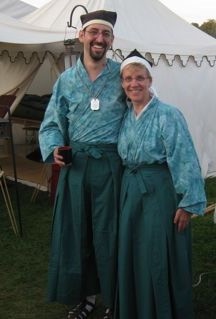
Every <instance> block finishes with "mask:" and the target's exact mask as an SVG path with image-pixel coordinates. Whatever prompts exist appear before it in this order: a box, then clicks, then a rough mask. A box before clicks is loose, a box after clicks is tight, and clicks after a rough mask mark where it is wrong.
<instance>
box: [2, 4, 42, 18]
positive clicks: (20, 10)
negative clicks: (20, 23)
mask: <svg viewBox="0 0 216 319" xmlns="http://www.w3.org/2000/svg"><path fill="white" fill-rule="evenodd" d="M35 9H36V7H34V6H32V5H30V4H28V3H26V2H23V1H20V0H10V1H8V0H1V2H0V12H1V13H4V14H6V15H9V16H11V17H13V18H16V19H20V18H21V17H24V16H25V15H27V14H29V13H30V12H33V11H34V10H35Z"/></svg>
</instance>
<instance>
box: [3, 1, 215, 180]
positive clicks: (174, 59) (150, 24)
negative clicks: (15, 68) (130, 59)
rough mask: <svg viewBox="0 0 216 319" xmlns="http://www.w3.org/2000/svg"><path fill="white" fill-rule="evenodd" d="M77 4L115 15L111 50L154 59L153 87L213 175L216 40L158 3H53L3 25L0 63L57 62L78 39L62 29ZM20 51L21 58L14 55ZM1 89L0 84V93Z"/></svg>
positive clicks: (79, 11)
mask: <svg viewBox="0 0 216 319" xmlns="http://www.w3.org/2000/svg"><path fill="white" fill-rule="evenodd" d="M77 5H83V6H85V7H86V8H87V10H88V11H89V12H90V11H93V10H97V9H106V10H115V11H116V12H117V13H118V19H117V23H116V26H115V29H114V32H115V41H114V50H116V51H117V52H118V53H120V55H121V54H123V55H126V54H127V53H128V52H129V51H131V50H132V49H134V48H136V49H138V50H140V51H141V52H142V53H143V55H145V56H146V57H147V58H149V59H151V60H152V62H153V63H154V86H155V87H156V89H157V92H158V94H159V96H160V98H161V99H162V100H164V101H167V102H169V103H172V104H174V105H176V106H177V107H179V109H181V110H182V112H183V113H184V115H185V117H186V119H187V122H188V124H189V128H190V131H191V133H192V136H193V139H194V142H195V146H196V149H197V152H198V155H199V158H200V162H201V167H202V171H203V175H204V176H205V177H206V176H216V147H215V145H214V139H215V138H214V137H215V136H216V125H215V118H216V90H215V83H216V40H215V39H214V38H212V37H210V36H208V35H207V34H205V33H203V32H202V31H200V30H198V29H196V28H195V27H193V26H191V25H190V24H188V23H187V22H186V21H184V20H183V19H181V18H179V17H178V16H176V15H175V14H174V13H172V12H171V11H170V10H169V9H167V8H166V7H165V6H164V5H163V4H161V3H160V2H159V1H157V0H133V1H124V0H103V1H101V0H80V1H75V0H61V1H58V0H52V1H51V2H50V3H48V4H46V5H45V6H44V7H42V8H40V9H38V10H36V11H34V12H33V13H31V14H29V15H28V16H26V17H24V18H23V19H22V23H24V24H22V23H21V22H20V23H21V24H18V25H17V26H16V25H15V24H14V25H11V24H10V23H9V25H7V27H8V28H9V31H7V28H6V26H5V24H4V27H5V29H4V33H5V34H3V33H2V32H0V61H1V58H2V54H3V53H4V54H6V55H7V56H8V60H10V59H11V63H13V62H14V61H16V60H17V57H18V56H20V54H21V55H22V58H23V59H25V60H26V63H30V61H34V59H33V57H34V56H36V57H37V59H38V61H39V62H40V63H42V62H43V59H44V57H45V56H46V55H47V52H50V53H49V54H50V56H51V57H52V58H53V61H58V62H59V61H60V56H61V54H63V53H64V45H63V40H64V39H68V38H75V37H77V31H76V30H75V29H72V28H67V27H66V26H67V22H68V21H69V18H70V13H71V11H72V10H73V9H74V8H75V6H77ZM82 13H84V10H83V9H82V8H81V7H78V8H77V9H76V11H74V15H73V19H72V24H73V26H75V27H77V28H78V29H79V28H80V22H79V16H80V14H82ZM10 28H11V31H10ZM13 29H14V30H13ZM1 30H2V21H1V19H0V31H1ZM12 30H13V31H12ZM40 36H41V40H40ZM16 39H18V40H16ZM46 39H47V40H46ZM48 39H49V40H48ZM46 41H47V43H46ZM15 43H16V44H15ZM23 43H25V44H23ZM20 51H21V52H22V53H19V54H18V52H20ZM111 55H112V53H111ZM115 58H117V57H116V56H115ZM3 63H4V62H3ZM0 68H1V64H0ZM0 70H1V69H0ZM0 73H1V72H0ZM7 82H8V83H9V82H10V80H9V79H8V81H7ZM1 87H2V85H1V84H0V90H1ZM0 92H1V91H0Z"/></svg>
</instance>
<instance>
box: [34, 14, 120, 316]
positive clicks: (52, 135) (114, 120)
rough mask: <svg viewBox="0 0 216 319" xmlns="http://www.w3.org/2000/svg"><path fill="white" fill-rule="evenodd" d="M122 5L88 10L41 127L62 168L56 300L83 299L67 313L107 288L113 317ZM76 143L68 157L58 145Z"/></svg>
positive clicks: (53, 276)
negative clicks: (75, 52)
mask: <svg viewBox="0 0 216 319" xmlns="http://www.w3.org/2000/svg"><path fill="white" fill-rule="evenodd" d="M116 18H117V15H116V13H115V12H111V11H104V10H99V11H95V12H91V13H88V14H85V15H82V16H81V22H82V29H81V31H80V33H79V40H80V42H81V43H83V54H82V56H81V57H80V59H79V60H78V61H77V64H76V66H75V67H73V68H70V69H68V70H66V71H65V72H64V73H63V74H62V75H61V76H60V78H59V79H58V80H57V83H56V84H55V86H54V90H53V95H52V97H51V100H50V103H49V105H48V107H47V110H46V113H45V117H44V120H43V122H42V124H41V128H40V132H39V141H40V147H41V151H42V156H43V159H44V160H45V161H52V160H53V159H54V161H55V163H57V164H59V165H60V166H61V167H62V168H61V172H60V177H59V182H58V188H57V192H56V200H55V207H54V218H53V231H52V247H51V258H50V265H49V284H48V293H49V300H50V301H57V302H61V303H64V304H72V305H76V306H75V307H74V308H72V309H71V310H70V311H69V314H68V318H79V319H82V318H86V317H87V316H88V315H89V314H90V313H91V312H92V311H93V310H94V308H95V295H96V294H98V293H99V292H100V293H101V296H102V300H103V303H104V306H105V314H104V317H103V318H106V319H108V318H112V308H113V302H114V295H115V283H116V257H117V256H116V255H117V251H116V250H117V222H118V198H119V189H120V178H121V161H120V159H119V157H118V155H117V148H116V143H117V137H118V132H119V128H120V124H121V121H122V117H123V114H124V111H125V104H124V96H123V93H122V90H121V83H120V77H119V64H118V63H117V62H114V61H112V60H110V59H108V58H106V53H107V51H108V49H109V48H110V47H111V45H112V43H113V39H114V36H113V27H114V25H115V22H116ZM63 145H70V146H71V147H72V157H73V159H72V164H71V165H70V166H68V165H65V163H64V162H63V158H62V156H61V155H60V154H59V152H58V149H59V147H60V146H63Z"/></svg>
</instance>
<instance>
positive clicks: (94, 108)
mask: <svg viewBox="0 0 216 319" xmlns="http://www.w3.org/2000/svg"><path fill="white" fill-rule="evenodd" d="M99 109H100V101H99V100H98V99H95V98H93V99H91V110H92V111H98V110H99Z"/></svg>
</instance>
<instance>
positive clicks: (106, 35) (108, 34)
mask: <svg viewBox="0 0 216 319" xmlns="http://www.w3.org/2000/svg"><path fill="white" fill-rule="evenodd" d="M85 32H86V33H88V35H89V36H90V37H92V38H96V37H98V36H99V35H100V34H101V35H102V37H103V38H105V39H110V38H111V37H112V33H111V32H110V31H108V30H103V31H100V30H98V29H93V30H85Z"/></svg>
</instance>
